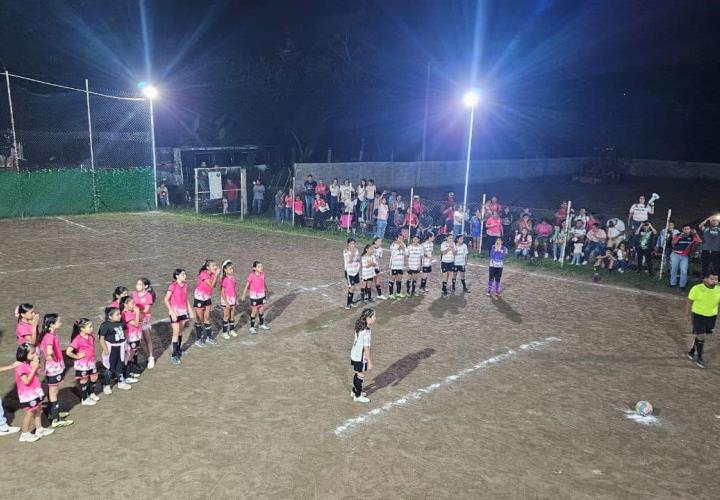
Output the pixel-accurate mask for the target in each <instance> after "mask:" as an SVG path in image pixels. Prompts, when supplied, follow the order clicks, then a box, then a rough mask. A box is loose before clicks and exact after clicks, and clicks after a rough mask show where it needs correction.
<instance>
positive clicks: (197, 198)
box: [194, 168, 200, 214]
mask: <svg viewBox="0 0 720 500" xmlns="http://www.w3.org/2000/svg"><path fill="white" fill-rule="evenodd" d="M194 172H195V213H196V214H198V213H200V193H198V169H197V168H195V170H194Z"/></svg>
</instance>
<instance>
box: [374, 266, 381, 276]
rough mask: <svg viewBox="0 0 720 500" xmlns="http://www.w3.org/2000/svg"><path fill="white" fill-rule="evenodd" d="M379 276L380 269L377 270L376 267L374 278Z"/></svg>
mask: <svg viewBox="0 0 720 500" xmlns="http://www.w3.org/2000/svg"><path fill="white" fill-rule="evenodd" d="M379 274H380V269H378V268H377V267H376V268H375V276H377V275H379Z"/></svg>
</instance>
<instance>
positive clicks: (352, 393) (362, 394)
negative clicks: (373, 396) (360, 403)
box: [350, 389, 367, 398]
mask: <svg viewBox="0 0 720 500" xmlns="http://www.w3.org/2000/svg"><path fill="white" fill-rule="evenodd" d="M360 395H361V396H367V392H361V393H360ZM350 396H352V397H353V398H354V397H355V391H354V390H352V389H350Z"/></svg>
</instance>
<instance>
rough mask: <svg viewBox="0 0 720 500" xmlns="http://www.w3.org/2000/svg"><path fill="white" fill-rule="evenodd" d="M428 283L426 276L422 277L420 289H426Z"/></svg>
mask: <svg viewBox="0 0 720 500" xmlns="http://www.w3.org/2000/svg"><path fill="white" fill-rule="evenodd" d="M426 285H427V280H426V279H425V278H422V279H421V280H420V289H421V290H425V286H426Z"/></svg>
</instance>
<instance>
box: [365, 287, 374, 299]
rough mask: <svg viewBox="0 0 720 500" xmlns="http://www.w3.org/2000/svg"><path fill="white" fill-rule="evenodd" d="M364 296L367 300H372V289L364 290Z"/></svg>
mask: <svg viewBox="0 0 720 500" xmlns="http://www.w3.org/2000/svg"><path fill="white" fill-rule="evenodd" d="M365 295H366V296H367V299H368V300H372V288H366V289H365Z"/></svg>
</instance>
